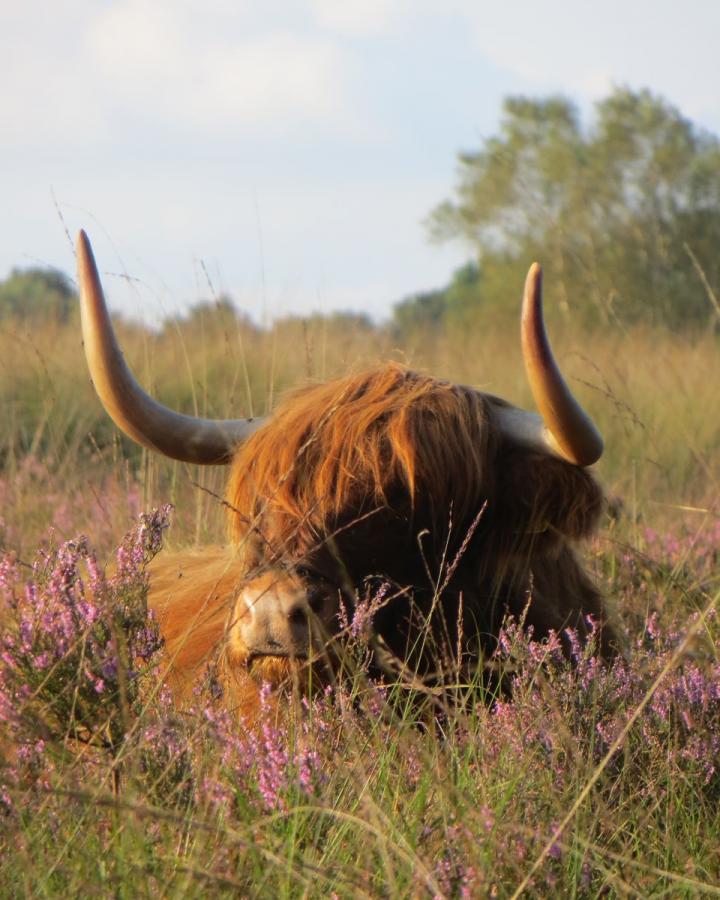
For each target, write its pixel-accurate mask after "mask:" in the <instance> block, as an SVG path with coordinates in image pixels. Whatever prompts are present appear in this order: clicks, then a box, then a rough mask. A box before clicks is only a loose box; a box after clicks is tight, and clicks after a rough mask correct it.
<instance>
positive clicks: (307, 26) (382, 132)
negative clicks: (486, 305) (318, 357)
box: [0, 0, 720, 324]
mask: <svg viewBox="0 0 720 900" xmlns="http://www.w3.org/2000/svg"><path fill="white" fill-rule="evenodd" d="M718 40H720V3H718V2H716V0H683V2H682V3H681V2H678V0H623V2H620V0H604V2H602V3H598V2H597V0H594V2H586V0H542V2H537V0H527V2H526V0H505V2H504V3H498V2H497V0H496V2H492V3H489V2H486V0H412V2H411V0H264V2H260V0H62V2H61V3H48V2H47V0H23V2H18V0H0V84H1V85H2V90H1V91H0V279H1V278H5V277H7V275H8V274H9V272H10V271H11V269H13V268H15V267H21V268H25V267H29V266H37V265H42V266H49V267H53V268H57V269H59V270H61V271H63V272H65V273H67V274H68V275H70V276H71V277H74V269H75V262H74V250H73V241H74V236H75V234H76V232H77V231H78V229H80V228H84V229H85V230H86V231H87V232H88V234H89V236H90V238H91V241H92V243H93V246H94V248H95V253H96V257H97V260H98V265H99V267H100V270H101V273H102V274H103V280H104V284H105V289H106V294H107V296H108V300H109V303H110V305H111V307H112V309H113V310H115V311H120V312H123V313H124V314H126V315H129V316H133V317H135V318H139V319H141V320H143V321H145V322H146V323H148V324H154V323H156V322H158V321H159V320H161V319H162V318H163V317H165V316H168V315H172V314H176V313H182V311H183V310H186V309H187V308H188V307H189V306H190V305H191V304H192V303H194V302H197V301H198V300H200V299H208V298H212V297H213V296H217V295H219V294H220V293H227V294H229V295H230V296H231V297H232V298H233V299H234V301H235V302H236V303H237V304H238V306H239V307H241V308H242V309H243V310H245V311H246V312H247V313H249V314H250V315H251V316H252V317H253V318H254V319H255V320H256V321H261V322H267V321H268V320H270V319H272V318H274V317H277V316H282V315H288V314H302V315H305V314H308V313H310V312H313V311H320V312H325V313H327V312H330V311H331V310H353V311H365V312H368V313H369V314H370V315H371V316H373V317H374V318H375V319H382V318H384V317H386V316H387V315H388V314H389V312H390V310H391V308H392V304H393V303H395V302H397V301H398V300H400V299H401V298H402V297H404V296H407V295H410V294H413V293H415V292H417V291H421V290H426V289H429V288H433V287H438V286H441V285H443V284H446V283H447V282H448V280H449V279H450V277H451V274H452V271H453V270H454V269H455V268H456V267H457V266H459V265H461V264H462V263H463V262H464V261H465V260H466V259H467V258H468V257H469V251H468V248H466V247H463V246H462V245H452V244H448V245H437V244H434V243H432V242H431V241H430V240H429V237H428V231H427V227H426V224H425V223H426V220H427V217H428V215H429V213H430V212H431V211H432V209H433V208H434V207H435V206H436V205H437V204H439V203H440V202H442V201H443V200H445V199H448V198H449V197H451V196H452V191H453V187H454V184H455V182H456V174H457V167H456V160H457V154H458V152H460V151H467V150H473V149H476V148H478V147H479V146H480V145H481V142H482V141H483V140H484V139H485V138H487V137H489V136H491V135H492V134H494V133H496V132H497V129H498V125H499V121H500V113H501V106H502V101H503V99H504V98H505V97H507V96H509V95H518V94H523V95H526V96H532V97H544V96H548V95H550V94H558V93H560V94H562V95H564V96H566V97H569V98H570V99H572V100H574V101H575V102H576V103H577V105H578V107H579V109H580V110H581V112H582V113H583V116H584V117H585V120H586V121H589V117H590V114H591V111H592V106H593V103H594V101H596V100H597V99H599V98H601V97H603V96H606V95H607V94H608V93H609V91H610V90H611V89H612V88H613V87H614V86H629V87H631V88H635V89H639V88H645V87H647V88H650V89H651V90H652V91H654V92H656V93H658V94H660V95H662V96H663V97H665V98H666V99H667V100H669V101H670V102H671V103H673V104H674V105H676V106H677V107H678V108H679V109H680V110H681V111H682V112H683V114H684V115H686V116H688V117H690V118H691V119H693V120H694V121H695V122H696V123H697V124H698V125H699V126H701V127H703V128H705V129H707V130H709V131H711V132H713V133H715V134H720V89H719V88H720V53H719V52H718Z"/></svg>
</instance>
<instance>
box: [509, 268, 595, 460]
mask: <svg viewBox="0 0 720 900" xmlns="http://www.w3.org/2000/svg"><path fill="white" fill-rule="evenodd" d="M521 339H522V352H523V359H524V361H525V371H526V372H527V376H528V381H529V382H530V389H531V390H532V394H533V398H534V399H535V403H536V405H537V408H538V410H539V411H540V416H541V417H542V418H539V417H538V416H536V415H534V414H532V413H526V412H523V411H521V410H516V409H511V408H506V409H504V410H503V411H502V413H501V418H502V425H501V427H503V428H504V429H505V430H506V431H508V432H509V433H511V434H513V435H514V436H515V437H517V438H519V439H521V440H524V441H526V442H530V443H538V442H539V443H540V444H542V445H544V446H545V447H547V448H548V449H549V450H551V451H552V452H553V453H555V454H556V455H558V456H560V457H562V458H563V459H565V460H567V461H568V462H571V463H573V464H574V465H576V466H590V465H592V464H593V463H594V462H597V460H598V459H600V457H601V456H602V452H603V440H602V437H601V436H600V433H599V432H598V430H597V428H596V427H595V425H594V424H593V421H592V419H591V418H590V417H589V416H588V415H587V413H586V412H585V411H584V410H583V408H582V407H581V406H580V404H579V403H578V402H577V400H576V399H575V398H574V397H573V395H572V393H571V391H570V388H569V387H568V386H567V384H566V382H565V379H564V378H563V376H562V374H561V372H560V369H559V368H558V365H557V363H556V362H555V357H554V356H553V353H552V350H551V348H550V342H549V341H548V338H547V334H546V332H545V323H544V321H543V312H542V269H541V268H540V266H539V265H538V263H533V264H532V265H531V266H530V271H529V272H528V275H527V279H526V281H525V293H524V295H523V307H522V325H521Z"/></svg>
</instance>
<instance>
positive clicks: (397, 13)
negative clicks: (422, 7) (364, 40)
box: [308, 0, 411, 36]
mask: <svg viewBox="0 0 720 900" xmlns="http://www.w3.org/2000/svg"><path fill="white" fill-rule="evenodd" d="M308 6H309V8H310V10H311V12H312V14H313V15H314V17H315V21H316V22H317V24H318V25H320V27H322V28H327V29H328V30H331V31H335V32H337V33H339V34H346V35H352V36H365V35H374V34H379V33H382V32H386V31H388V30H389V29H390V28H391V27H392V26H395V25H397V24H399V23H400V21H401V20H402V19H403V18H405V17H406V16H407V14H408V13H409V12H410V10H411V4H410V2H409V0H308Z"/></svg>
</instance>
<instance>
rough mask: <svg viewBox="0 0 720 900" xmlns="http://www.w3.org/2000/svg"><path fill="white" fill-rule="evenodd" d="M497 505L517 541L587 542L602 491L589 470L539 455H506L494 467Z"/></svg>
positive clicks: (520, 452)
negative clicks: (542, 538)
mask: <svg viewBox="0 0 720 900" xmlns="http://www.w3.org/2000/svg"><path fill="white" fill-rule="evenodd" d="M498 472H499V478H498V497H497V503H498V507H499V509H500V510H501V511H502V512H501V515H502V518H503V524H504V525H507V526H508V527H509V528H510V529H511V530H512V531H513V533H514V534H515V535H519V534H521V533H523V532H524V533H526V534H528V535H542V534H546V535H547V538H548V539H551V537H552V535H553V534H555V535H562V536H564V537H566V538H569V539H571V540H578V539H580V538H585V537H587V536H588V535H589V534H591V533H592V531H593V530H594V529H595V527H596V525H597V523H598V519H599V518H600V514H601V512H602V510H603V505H604V498H603V493H602V490H601V489H600V486H599V485H598V483H597V482H596V481H595V479H594V478H593V476H592V475H591V474H590V472H589V471H588V470H587V469H582V468H580V467H578V466H574V465H571V464H570V463H567V462H564V461H563V460H560V459H557V458H555V457H552V456H550V455H549V454H546V453H542V452H537V453H536V452H533V451H526V450H523V449H514V448H513V449H508V450H507V451H506V452H505V453H502V454H501V458H500V464H499V466H498Z"/></svg>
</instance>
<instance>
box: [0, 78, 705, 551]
mask: <svg viewBox="0 0 720 900" xmlns="http://www.w3.org/2000/svg"><path fill="white" fill-rule="evenodd" d="M428 230H429V234H430V236H431V237H432V239H434V240H440V241H448V240H452V241H462V242H463V243H464V244H465V246H466V247H467V250H468V261H467V263H466V264H465V265H464V266H463V267H461V268H460V269H458V270H457V271H456V272H455V273H453V274H452V276H451V277H450V279H449V283H448V284H447V285H445V286H441V287H438V288H435V289H427V288H425V287H424V286H422V285H419V286H418V292H417V293H416V294H414V295H413V296H410V297H405V298H397V299H396V302H395V303H394V305H392V307H391V309H390V312H389V315H388V318H387V320H386V321H384V322H374V321H372V320H370V319H369V318H368V317H366V316H364V315H363V314H362V313H357V312H352V313H338V312H336V313H332V314H329V315H324V316H321V315H316V316H312V317H310V318H303V319H301V318H293V317H288V318H283V319H280V320H277V321H276V322H275V323H274V324H273V325H272V326H270V327H266V328H261V327H260V326H259V325H258V324H256V323H255V322H253V321H251V320H250V319H249V318H248V317H247V316H246V315H244V314H243V312H242V310H240V309H238V308H237V307H236V306H235V305H234V303H233V300H232V298H231V297H228V296H224V295H220V296H209V297H204V298H199V300H198V302H197V304H196V305H195V306H194V307H193V308H192V309H191V310H190V312H189V313H188V314H187V315H186V316H185V317H183V318H181V319H178V320H172V321H166V322H164V323H162V325H161V327H159V328H158V329H155V330H151V329H148V328H145V327H143V326H141V325H138V324H137V323H134V322H132V321H128V320H126V319H124V318H123V317H122V316H119V317H116V326H117V329H118V333H119V337H120V341H121V344H122V346H123V348H124V350H125V353H126V356H127V358H128V361H129V363H130V365H131V367H132V368H133V370H134V371H135V373H136V375H137V377H138V379H139V380H140V381H141V383H142V384H143V385H144V386H145V387H146V388H147V389H148V390H149V391H151V392H152V393H153V394H154V395H155V396H157V397H158V398H159V399H160V400H161V401H163V402H165V403H167V404H168V405H170V406H172V407H174V408H176V409H179V410H182V411H186V412H196V413H199V414H202V415H207V416H244V415H260V414H263V413H266V412H267V411H268V410H270V409H272V408H273V406H274V405H275V404H276V402H277V399H278V396H279V395H281V394H283V393H284V392H286V391H287V390H289V389H290V388H293V387H296V386H299V385H301V384H303V383H305V382H307V381H308V380H322V379H327V378H331V377H333V376H337V375H341V374H343V373H344V372H347V371H348V370H349V369H352V368H354V369H357V368H360V367H362V366H365V365H371V364H373V363H377V362H380V361H382V360H386V359H388V358H394V359H399V360H401V361H404V362H406V363H407V364H408V365H411V366H414V367H419V368H422V369H425V370H427V371H430V372H432V373H433V374H436V375H438V376H440V377H446V378H449V379H452V380H456V381H462V382H466V383H470V384H473V385H476V386H478V387H479V388H481V389H483V390H487V391H490V392H493V393H497V394H500V395H501V396H503V397H505V398H506V399H508V400H510V401H512V402H514V403H517V404H519V405H522V406H526V407H531V406H532V401H531V398H530V394H529V390H528V388H527V386H526V384H525V379H524V373H523V369H522V362H521V357H520V347H519V340H518V312H519V299H520V296H521V292H522V284H523V281H524V277H525V273H526V271H527V267H528V265H529V264H530V263H531V262H532V261H533V260H535V259H537V260H539V261H541V262H542V264H543V266H544V271H545V298H546V303H545V306H546V317H547V319H548V326H549V329H550V332H551V336H552V340H553V344H554V347H555V348H556V351H557V355H558V357H559V360H560V362H561V365H562V366H563V369H564V371H565V373H566V375H567V377H568V378H569V380H570V382H571V384H572V386H573V389H574V390H576V392H577V393H578V395H579V397H580V398H581V401H582V402H583V403H584V404H585V405H586V407H587V408H588V409H589V411H590V412H591V414H592V415H593V417H594V418H596V420H597V421H598V423H599V424H600V427H601V429H602V430H603V432H604V434H605V436H606V444H607V454H606V457H605V458H604V459H603V461H602V462H601V464H600V467H599V469H600V476H601V478H602V479H603V480H604V482H605V483H606V485H607V486H608V488H609V490H610V492H611V493H612V494H613V495H616V496H618V497H621V498H622V502H623V505H624V507H625V508H626V509H627V510H628V511H629V512H630V513H631V515H632V517H634V518H635V519H640V518H641V517H642V516H648V515H649V508H650V506H652V507H653V512H652V515H653V517H656V516H662V515H665V514H670V515H671V514H672V513H671V512H670V513H668V511H671V510H674V509H677V508H679V507H696V508H698V509H708V508H710V507H711V506H712V505H713V504H716V503H717V499H718V497H719V496H720V491H719V490H718V486H719V476H720V464H719V458H720V400H719V399H718V397H719V395H720V302H719V300H718V297H719V296H720V252H719V251H720V142H719V141H718V139H717V138H716V137H714V136H712V135H709V134H707V133H704V132H702V131H700V130H699V129H698V128H697V127H696V126H694V125H693V123H692V122H691V121H689V120H688V119H687V118H685V117H684V116H683V115H682V114H681V113H680V112H679V111H678V110H677V109H675V108H673V107H672V106H670V105H668V104H667V103H666V102H665V101H664V100H662V99H661V98H659V97H657V96H654V95H652V94H650V93H649V92H644V91H642V92H632V91H629V90H625V89H617V90H615V91H614V92H613V93H612V94H611V95H610V96H609V97H607V98H606V99H604V100H602V101H601V102H599V103H598V104H597V105H596V109H595V114H594V117H593V120H592V123H591V124H590V125H583V123H582V122H581V121H580V118H579V114H578V111H577V109H576V108H575V107H574V105H573V104H572V103H571V102H570V101H569V100H567V99H564V98H558V97H551V98H548V99H544V100H532V99H527V98H509V99H508V100H507V101H506V102H505V104H504V109H503V116H502V120H501V123H500V127H499V130H498V133H497V134H495V135H493V136H491V137H488V138H486V139H484V140H483V141H482V142H481V143H480V146H479V147H478V148H476V149H474V150H470V151H466V152H463V153H461V154H460V156H459V161H458V176H457V184H456V188H455V192H454V195H453V196H452V197H450V198H449V199H447V200H446V201H445V202H442V203H440V204H439V205H438V206H437V208H436V209H435V210H432V211H430V213H429V217H428ZM0 398H1V402H2V418H3V423H4V429H3V434H2V438H1V440H0V546H2V547H6V548H9V549H15V550H18V552H21V553H22V552H23V549H24V548H25V547H27V546H34V545H35V544H36V543H37V540H38V539H39V538H40V537H42V535H43V534H44V533H45V532H46V531H47V528H48V527H49V526H50V527H53V528H54V529H55V530H56V532H57V533H58V535H59V536H60V537H66V536H69V535H70V534H72V533H74V532H76V531H78V530H79V531H84V532H90V534H91V536H92V538H93V539H94V541H95V542H96V543H98V544H100V545H101V546H102V545H103V544H108V545H109V544H110V543H111V542H112V540H113V537H118V536H119V535H121V534H122V532H123V530H124V528H125V527H126V525H127V521H128V518H129V517H130V516H131V515H133V514H134V512H135V511H136V510H137V509H139V508H140V507H143V506H147V505H150V504H153V503H157V502H161V501H167V500H170V501H172V502H175V503H176V504H177V506H178V513H177V516H176V526H175V532H174V533H175V539H176V540H177V541H178V542H187V541H199V540H208V539H220V538H221V536H222V525H221V520H222V516H221V514H220V511H219V510H218V509H217V507H218V500H217V496H216V495H218V494H221V493H222V485H223V482H224V473H223V472H222V471H218V470H214V469H209V470H202V471H201V470H198V469H193V468H192V467H188V466H184V465H180V464H175V463H171V462H169V461H164V460H158V459H155V458H151V457H150V456H149V455H148V454H146V453H145V452H144V451H143V450H141V449H140V448H138V447H136V446H135V445H134V444H132V443H131V442H130V441H127V440H126V439H125V438H124V437H120V436H119V434H118V432H117V429H116V428H115V427H114V425H113V424H112V423H111V422H110V420H109V419H108V418H107V416H106V415H105V413H104V412H103V411H102V409H101V407H100V404H99V402H98V401H97V399H96V398H95V395H94V393H93V390H92V386H91V384H90V382H89V378H88V375H87V371H86V368H85V362H84V358H83V355H82V350H81V340H80V331H79V316H78V312H77V298H76V290H75V285H74V282H73V281H72V280H71V279H70V278H68V277H67V276H65V275H64V274H62V273H58V272H55V271H49V270H45V269H38V268H35V269H28V270H23V271H21V270H16V271H14V272H12V273H11V275H10V276H9V277H8V278H7V279H6V280H5V281H4V282H2V283H0Z"/></svg>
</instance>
